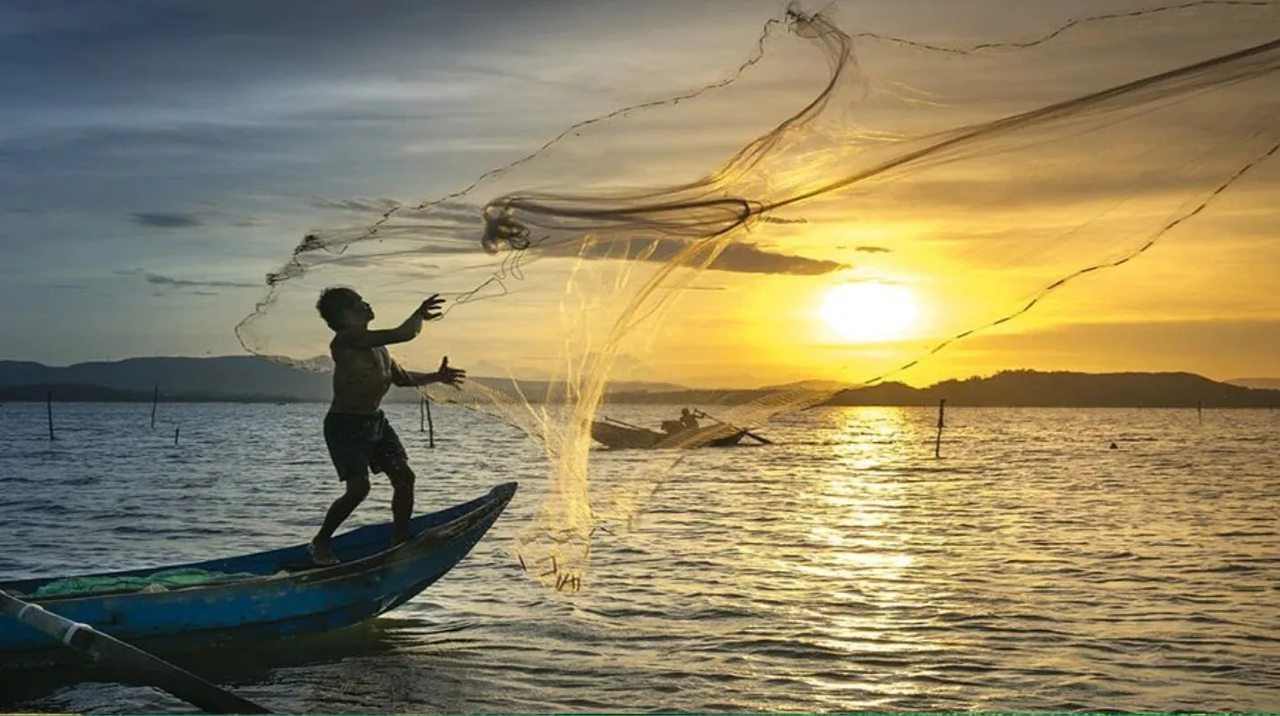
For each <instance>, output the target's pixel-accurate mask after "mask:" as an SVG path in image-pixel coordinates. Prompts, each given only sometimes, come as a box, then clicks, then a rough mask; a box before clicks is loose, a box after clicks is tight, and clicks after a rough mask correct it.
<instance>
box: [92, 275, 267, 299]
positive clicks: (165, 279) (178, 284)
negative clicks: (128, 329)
mask: <svg viewBox="0 0 1280 716" xmlns="http://www.w3.org/2000/svg"><path fill="white" fill-rule="evenodd" d="M116 274H117V275H119V276H141V277H142V278H143V279H144V280H145V281H146V282H147V283H149V284H151V285H153V286H165V287H167V288H177V289H196V288H260V287H261V285H260V284H256V283H246V282H243V281H201V280H193V279H185V278H174V277H172V276H165V275H163V274H158V273H151V272H149V271H144V270H143V269H131V270H128V271H116ZM192 293H199V295H216V294H209V293H200V292H198V291H192Z"/></svg>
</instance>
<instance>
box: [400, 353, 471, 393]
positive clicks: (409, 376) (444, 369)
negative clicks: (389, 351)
mask: <svg viewBox="0 0 1280 716" xmlns="http://www.w3.org/2000/svg"><path fill="white" fill-rule="evenodd" d="M466 377H467V371H465V370H459V369H458V368H450V367H449V358H448V357H445V359H444V360H443V361H442V362H441V363H440V370H438V371H436V372H434V373H419V372H417V371H412V370H405V369H404V368H402V367H401V366H400V364H399V363H396V362H395V361H392V362H391V382H392V383H394V384H395V385H399V386H402V387H405V388H412V387H416V386H419V385H429V384H431V383H445V384H448V385H452V386H454V387H455V388H456V387H458V385H460V384H461V383H462V381H463V380H464V379H465V378H466Z"/></svg>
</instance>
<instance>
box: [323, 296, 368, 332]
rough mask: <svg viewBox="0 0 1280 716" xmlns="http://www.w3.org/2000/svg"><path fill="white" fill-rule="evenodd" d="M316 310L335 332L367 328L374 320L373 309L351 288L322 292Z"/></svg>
mask: <svg viewBox="0 0 1280 716" xmlns="http://www.w3.org/2000/svg"><path fill="white" fill-rule="evenodd" d="M316 310H317V311H319V312H320V317H321V318H323V319H324V322H325V323H328V324H329V327H330V328H332V329H333V330H335V331H340V330H342V329H344V328H351V327H352V326H367V325H369V321H372V320H373V308H371V307H370V306H369V304H368V303H367V302H365V300H364V299H363V298H361V297H360V294H358V293H356V292H355V291H354V290H352V289H349V288H342V287H336V288H326V289H325V290H323V291H321V292H320V300H319V301H316Z"/></svg>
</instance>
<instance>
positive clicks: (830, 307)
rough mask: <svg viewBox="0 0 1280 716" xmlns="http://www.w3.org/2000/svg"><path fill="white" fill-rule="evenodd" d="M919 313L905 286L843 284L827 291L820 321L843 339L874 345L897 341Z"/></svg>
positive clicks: (820, 309)
mask: <svg viewBox="0 0 1280 716" xmlns="http://www.w3.org/2000/svg"><path fill="white" fill-rule="evenodd" d="M918 315H919V311H918V310H917V308H916V300H915V296H914V295H912V293H911V289H909V288H907V287H905V286H899V285H896V284H887V283H876V282H866V283H842V284H840V285H839V286H834V287H832V288H831V289H830V290H828V291H827V295H826V297H825V298H824V299H823V301H822V307H821V308H819V309H818V317H819V318H821V319H822V320H823V321H825V322H826V323H827V325H828V326H829V327H830V328H831V329H832V330H833V331H835V332H836V334H837V335H839V336H840V337H841V338H843V339H845V340H848V341H855V342H859V343H875V342H878V341H887V340H892V339H894V338H898V337H900V336H902V335H903V334H904V333H906V332H907V331H908V330H910V329H911V327H912V326H913V325H915V322H916V317H917V316H918Z"/></svg>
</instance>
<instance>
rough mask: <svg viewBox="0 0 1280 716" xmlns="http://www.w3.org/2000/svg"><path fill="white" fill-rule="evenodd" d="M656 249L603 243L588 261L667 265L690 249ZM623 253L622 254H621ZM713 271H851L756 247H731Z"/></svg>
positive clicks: (567, 250) (565, 247)
mask: <svg viewBox="0 0 1280 716" xmlns="http://www.w3.org/2000/svg"><path fill="white" fill-rule="evenodd" d="M655 241H656V246H654V248H653V250H652V251H648V250H647V249H648V248H649V245H650V242H648V241H626V240H622V239H620V240H617V241H601V242H599V243H596V244H593V245H592V246H591V248H589V249H588V250H587V253H586V254H585V255H584V258H588V259H621V258H627V259H630V260H640V261H646V262H651V263H666V262H667V261H670V260H671V259H672V258H674V257H675V256H676V255H677V254H678V253H680V252H681V251H683V250H684V249H685V248H687V247H688V245H687V244H686V243H685V242H683V241H679V240H677V239H656V240H655ZM620 249H621V250H620ZM548 253H550V254H552V255H560V256H577V255H578V245H577V244H576V243H573V242H566V243H564V244H556V245H555V246H554V247H552V248H551V249H550V250H549V251H548ZM708 268H709V269H710V270H713V271H727V272H730V273H758V274H781V275H790V276H821V275H824V274H829V273H835V272H837V271H842V270H844V269H847V268H849V266H848V264H842V263H838V262H836V261H823V260H818V259H811V258H808V257H805V256H794V255H790V254H780V253H772V252H769V251H765V250H764V249H761V248H760V247H758V246H756V245H754V244H743V243H738V244H730V245H729V247H728V248H726V249H725V250H724V251H723V252H721V253H720V255H719V256H717V257H716V259H715V261H712V262H711V265H710V266H709V267H708Z"/></svg>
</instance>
